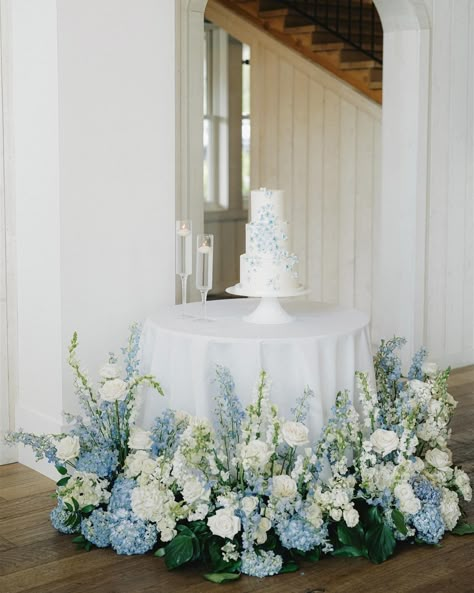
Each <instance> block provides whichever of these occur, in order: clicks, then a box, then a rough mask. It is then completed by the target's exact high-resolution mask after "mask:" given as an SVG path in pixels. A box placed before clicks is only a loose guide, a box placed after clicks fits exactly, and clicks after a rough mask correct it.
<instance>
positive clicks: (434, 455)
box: [425, 448, 451, 472]
mask: <svg viewBox="0 0 474 593" xmlns="http://www.w3.org/2000/svg"><path fill="white" fill-rule="evenodd" d="M425 460H426V461H427V462H428V463H429V464H430V465H432V466H433V467H435V468H436V469H439V470H441V471H442V472H446V471H449V470H450V469H451V456H450V455H449V453H446V452H445V451H441V449H437V448H436V449H430V450H429V451H427V452H426V455H425Z"/></svg>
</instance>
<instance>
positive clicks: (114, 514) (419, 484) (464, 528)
mask: <svg viewBox="0 0 474 593" xmlns="http://www.w3.org/2000/svg"><path fill="white" fill-rule="evenodd" d="M403 344H404V340H402V339H400V338H394V339H392V340H389V341H387V342H384V341H382V344H381V346H380V349H379V351H378V353H377V354H376V356H375V359H374V363H375V373H376V388H372V386H371V385H370V384H369V379H368V376H367V375H366V374H364V373H357V383H358V388H359V400H358V403H356V406H357V408H358V410H359V411H356V408H355V407H354V405H353V403H352V402H351V399H350V396H349V393H348V392H341V393H339V394H338V395H337V398H336V403H335V406H334V408H333V410H332V415H331V417H330V419H329V421H328V422H327V424H326V426H325V428H324V430H323V432H322V434H321V435H320V438H319V440H317V441H316V442H311V439H310V435H309V432H308V429H307V428H306V426H305V424H304V422H305V419H306V416H307V414H308V411H309V407H310V402H311V398H312V397H313V393H312V391H311V390H310V389H309V388H307V389H306V390H305V392H304V393H303V395H302V396H301V397H300V398H299V399H298V400H297V401H296V403H295V407H294V410H293V411H292V413H293V418H291V419H287V420H285V419H283V418H281V417H280V416H279V414H278V409H277V407H276V406H275V405H274V404H273V403H272V402H271V399H270V379H269V377H268V376H267V375H266V373H265V372H263V371H262V373H261V374H260V377H259V379H258V383H257V386H256V390H255V399H254V402H253V403H252V404H250V405H249V406H247V407H246V408H245V409H243V408H242V405H241V403H240V401H239V399H238V397H237V396H236V394H235V390H234V384H233V381H232V377H231V375H230V373H229V371H228V370H227V369H225V368H223V367H217V371H216V391H217V393H216V396H215V410H214V418H212V419H206V418H196V417H191V416H189V415H188V414H186V413H185V412H179V411H173V410H167V411H166V412H165V413H164V414H162V415H161V416H160V417H158V418H157V419H156V420H155V421H154V423H153V426H152V428H151V429H150V430H149V431H145V430H143V429H141V428H139V427H137V426H135V418H136V414H137V406H138V397H137V393H138V392H137V390H138V388H139V386H140V385H142V384H148V385H150V386H151V387H152V388H154V389H155V390H156V391H158V392H159V393H162V390H161V387H160V385H159V383H157V381H156V380H155V379H154V378H153V377H151V376H146V375H145V376H141V375H139V370H138V369H139V362H138V358H137V352H138V345H139V331H138V328H137V327H134V328H133V329H132V333H131V337H130V340H129V344H128V347H127V348H126V349H125V350H124V356H125V370H126V376H125V378H124V379H121V378H120V377H119V375H120V372H119V367H118V363H117V359H116V358H115V357H114V356H111V357H110V359H109V362H108V363H107V365H105V367H104V368H103V369H102V371H101V379H100V382H99V386H98V389H96V388H94V387H93V386H92V385H91V383H90V381H89V380H88V378H87V377H86V375H85V373H84V372H83V371H81V369H80V365H79V363H78V361H77V359H76V349H77V337H76V336H74V338H73V341H72V343H71V346H70V349H69V362H70V365H71V367H72V369H73V371H74V374H75V383H76V388H77V392H78V395H79V400H80V403H81V406H82V409H83V412H84V415H83V416H82V417H71V416H69V417H68V419H69V420H70V421H71V422H72V428H71V430H70V432H69V434H67V435H46V436H35V435H31V434H27V433H23V432H21V431H20V432H17V433H12V434H10V436H9V439H8V440H9V441H10V442H21V443H24V444H27V445H30V446H32V447H33V449H34V450H35V451H36V454H37V457H38V458H42V457H46V458H47V459H48V460H49V461H50V462H52V463H55V464H56V467H57V469H58V471H59V472H60V474H62V476H63V477H62V478H61V479H60V480H59V481H58V482H57V491H56V494H57V499H58V505H57V507H56V508H55V509H54V510H53V511H52V513H51V520H52V523H53V525H54V527H55V528H56V529H58V530H59V531H60V532H62V533H73V534H76V537H75V538H74V539H73V541H74V542H76V543H77V544H78V545H79V546H80V547H85V548H86V549H90V548H91V547H92V546H97V547H99V548H105V547H108V546H111V547H112V548H113V549H114V550H115V551H116V552H117V553H118V554H144V553H146V552H148V551H150V550H155V555H156V556H164V560H165V563H166V565H167V567H168V568H170V569H174V568H176V567H178V566H181V565H183V564H186V563H190V562H196V563H198V565H199V566H200V567H202V568H204V569H205V570H208V572H207V573H206V574H205V577H206V578H208V579H209V580H211V581H214V582H224V581H228V580H234V579H236V578H238V577H239V576H240V574H247V575H251V576H257V577H264V576H270V575H275V574H279V573H283V572H288V571H293V570H297V568H298V561H299V560H301V559H309V560H318V559H319V558H320V557H321V556H322V555H324V554H331V555H334V556H364V557H366V558H368V559H370V560H371V561H372V562H375V563H379V562H383V561H384V560H386V559H387V558H388V557H390V556H391V555H392V554H393V553H394V551H395V548H396V545H397V542H401V541H411V542H416V543H426V544H437V543H438V542H439V541H440V540H441V538H442V537H443V535H444V533H445V532H448V531H451V532H453V533H458V534H464V533H473V532H474V529H473V526H471V525H468V524H466V523H464V522H463V519H462V512H461V509H460V499H461V498H463V499H464V500H471V497H472V491H471V486H470V483H469V478H468V476H467V475H466V473H465V472H464V471H463V470H461V469H460V468H458V467H454V466H453V464H452V456H451V452H450V450H449V448H448V439H449V437H450V429H449V422H450V419H451V417H452V414H453V412H454V409H455V406H456V402H455V401H454V399H453V398H452V397H451V395H450V394H449V393H448V392H447V379H448V374H449V370H447V371H442V372H441V371H438V369H437V367H436V365H434V364H433V363H424V357H425V354H426V353H425V351H424V350H420V351H419V352H418V353H417V354H416V355H415V357H414V359H413V363H412V366H411V368H410V370H409V372H408V375H407V377H406V378H405V377H403V376H402V373H401V363H400V359H399V357H398V354H397V351H398V349H399V348H400V347H401V346H402V345H403Z"/></svg>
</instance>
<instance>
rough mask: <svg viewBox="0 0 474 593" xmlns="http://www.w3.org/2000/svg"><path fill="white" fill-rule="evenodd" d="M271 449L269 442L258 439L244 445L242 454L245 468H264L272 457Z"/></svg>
mask: <svg viewBox="0 0 474 593" xmlns="http://www.w3.org/2000/svg"><path fill="white" fill-rule="evenodd" d="M271 454H272V452H271V450H270V448H269V447H268V445H267V443H264V442H263V441H260V440H258V439H256V440H254V441H250V443H248V444H247V445H242V447H241V450H240V455H241V457H242V463H243V465H244V468H245V469H249V468H253V469H256V470H262V469H263V468H264V467H265V465H266V464H267V463H268V461H269V459H270V457H271Z"/></svg>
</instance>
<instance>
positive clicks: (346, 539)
mask: <svg viewBox="0 0 474 593" xmlns="http://www.w3.org/2000/svg"><path fill="white" fill-rule="evenodd" d="M337 537H338V539H339V541H340V542H341V544H344V545H345V546H353V547H354V548H359V549H361V550H362V549H364V548H365V545H364V530H363V529H362V526H361V525H356V526H355V527H347V525H346V524H345V523H338V525H337Z"/></svg>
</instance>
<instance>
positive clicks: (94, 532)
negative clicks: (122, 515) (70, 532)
mask: <svg viewBox="0 0 474 593" xmlns="http://www.w3.org/2000/svg"><path fill="white" fill-rule="evenodd" d="M109 517H110V516H109V513H107V512H106V511H103V510H102V509H96V510H95V511H93V512H92V513H91V515H90V516H89V517H85V518H84V519H83V520H82V523H81V533H82V535H83V536H84V537H85V538H86V540H88V541H90V542H91V543H92V544H94V545H95V546H97V547H98V548H107V547H108V546H110V520H109Z"/></svg>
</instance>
